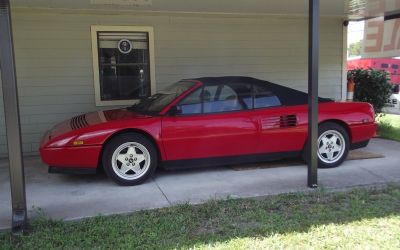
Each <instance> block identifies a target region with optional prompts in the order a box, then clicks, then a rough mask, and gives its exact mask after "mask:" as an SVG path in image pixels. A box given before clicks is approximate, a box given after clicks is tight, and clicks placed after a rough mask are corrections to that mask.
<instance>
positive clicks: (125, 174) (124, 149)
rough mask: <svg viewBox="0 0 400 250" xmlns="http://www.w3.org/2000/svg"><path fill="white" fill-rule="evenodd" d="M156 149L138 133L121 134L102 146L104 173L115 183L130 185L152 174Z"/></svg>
mask: <svg viewBox="0 0 400 250" xmlns="http://www.w3.org/2000/svg"><path fill="white" fill-rule="evenodd" d="M157 158H158V157H157V150H156V148H155V146H154V145H153V143H152V142H151V141H150V140H149V139H147V138H146V137H145V136H143V135H141V134H138V133H129V134H121V135H117V136H116V137H114V138H112V139H111V141H110V142H109V143H107V145H106V146H105V148H104V152H103V157H102V163H103V167H104V171H105V172H106V174H107V175H108V176H109V177H110V178H111V179H112V180H113V181H114V182H116V183H117V184H119V185H123V186H132V185H137V184H140V183H142V182H144V181H145V180H146V179H148V178H149V177H151V176H152V174H153V173H154V170H155V169H156V167H157V161H158V159H157Z"/></svg>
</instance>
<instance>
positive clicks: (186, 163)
mask: <svg viewBox="0 0 400 250" xmlns="http://www.w3.org/2000/svg"><path fill="white" fill-rule="evenodd" d="M300 155H301V151H290V152H277V153H267V154H254V155H242V156H225V157H211V158H200V159H187V160H175V161H164V162H162V163H161V164H162V167H164V168H166V169H189V168H198V167H214V166H224V165H235V164H242V163H254V162H263V161H275V160H280V159H284V158H293V157H299V156H300Z"/></svg>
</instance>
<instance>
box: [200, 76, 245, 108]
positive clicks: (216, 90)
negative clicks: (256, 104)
mask: <svg viewBox="0 0 400 250" xmlns="http://www.w3.org/2000/svg"><path fill="white" fill-rule="evenodd" d="M203 100H204V107H203V111H204V113H219V112H229V111H237V110H245V109H251V108H252V101H251V85H250V84H247V83H231V84H226V85H219V86H206V87H205V88H204V93H203Z"/></svg>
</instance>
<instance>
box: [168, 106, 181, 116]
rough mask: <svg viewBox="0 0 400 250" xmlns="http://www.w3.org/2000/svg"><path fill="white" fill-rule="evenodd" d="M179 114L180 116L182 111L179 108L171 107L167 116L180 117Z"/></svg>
mask: <svg viewBox="0 0 400 250" xmlns="http://www.w3.org/2000/svg"><path fill="white" fill-rule="evenodd" d="M181 114H182V110H181V109H180V108H178V107H177V106H172V107H171V108H170V109H169V110H168V115H169V116H177V115H181Z"/></svg>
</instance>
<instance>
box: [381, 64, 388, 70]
mask: <svg viewBox="0 0 400 250" xmlns="http://www.w3.org/2000/svg"><path fill="white" fill-rule="evenodd" d="M381 67H382V68H383V69H387V68H389V64H387V63H382V64H381Z"/></svg>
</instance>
